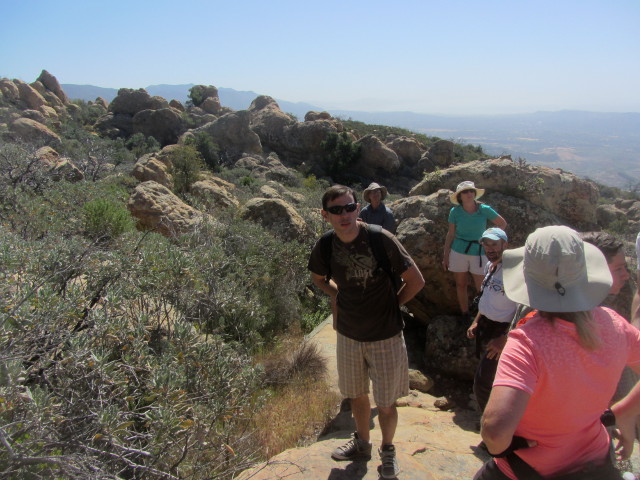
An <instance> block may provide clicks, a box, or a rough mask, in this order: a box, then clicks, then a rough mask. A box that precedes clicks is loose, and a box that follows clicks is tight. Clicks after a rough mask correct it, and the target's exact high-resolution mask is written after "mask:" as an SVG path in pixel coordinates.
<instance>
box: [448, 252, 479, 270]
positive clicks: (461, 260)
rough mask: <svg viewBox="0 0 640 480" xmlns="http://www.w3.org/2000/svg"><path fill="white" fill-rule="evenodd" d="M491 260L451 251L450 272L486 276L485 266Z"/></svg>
mask: <svg viewBox="0 0 640 480" xmlns="http://www.w3.org/2000/svg"><path fill="white" fill-rule="evenodd" d="M488 261H489V260H488V259H487V257H486V256H485V255H482V256H478V255H465V254H464V253H458V252H456V251H455V250H451V252H450V253H449V271H450V272H457V273H460V272H471V273H472V274H473V275H483V276H484V266H485V265H486V264H487V262H488Z"/></svg>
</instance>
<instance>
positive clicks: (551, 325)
mask: <svg viewBox="0 0 640 480" xmlns="http://www.w3.org/2000/svg"><path fill="white" fill-rule="evenodd" d="M592 313H593V317H594V320H595V326H596V329H597V332H598V337H599V338H600V340H601V342H602V343H601V345H600V346H599V347H598V348H597V349H596V350H591V351H590V350H586V349H585V348H584V347H582V346H581V345H580V344H579V343H578V335H577V333H576V328H575V325H574V324H573V323H570V322H567V321H564V320H560V319H555V320H554V321H553V322H551V321H549V320H546V319H544V318H542V317H540V316H538V315H536V316H535V317H534V318H532V319H531V320H529V321H528V322H527V323H526V324H525V325H523V326H522V327H520V328H517V329H515V330H513V331H511V333H510V334H509V339H508V341H507V344H506V346H505V348H504V350H503V352H502V354H501V355H500V363H499V364H498V371H497V373H496V377H495V380H494V382H493V385H494V386H498V385H500V386H508V387H513V388H516V389H518V390H523V391H525V392H527V393H529V394H530V395H531V397H530V399H529V403H528V404H527V408H526V410H525V413H524V415H523V417H522V419H521V420H520V423H519V424H518V427H517V428H516V431H515V435H519V436H521V437H524V438H527V439H530V440H535V441H537V442H538V445H537V446H536V447H532V448H528V449H523V450H518V451H517V454H518V455H519V456H520V457H521V458H522V459H523V460H524V461H525V462H527V463H528V464H529V465H531V466H532V467H533V468H535V469H536V470H537V471H538V473H540V475H542V476H545V477H546V476H549V475H552V474H555V473H569V472H571V471H575V470H577V469H579V468H580V467H581V466H582V465H584V464H586V463H587V462H589V461H593V462H595V463H596V464H600V463H602V462H604V460H605V458H606V456H607V454H608V451H609V435H608V433H607V431H606V429H605V427H604V426H603V425H602V423H600V415H601V414H602V412H603V411H604V410H605V409H606V408H607V407H608V406H609V402H610V401H611V397H612V396H613V394H614V392H615V390H616V385H617V383H618V380H619V379H620V374H621V372H622V369H623V367H624V366H625V365H630V366H633V365H640V331H639V330H638V329H636V328H635V327H633V326H632V325H630V324H629V323H628V322H627V321H626V320H625V319H624V318H622V317H621V316H620V315H618V314H617V313H615V312H614V311H613V310H611V309H608V308H605V307H597V308H595V309H593V310H592ZM496 463H497V464H498V467H499V468H500V470H502V472H503V473H504V474H505V475H507V476H508V477H509V478H512V479H515V478H516V477H515V475H513V472H512V471H511V468H510V467H509V464H508V462H507V460H506V459H504V458H501V459H496Z"/></svg>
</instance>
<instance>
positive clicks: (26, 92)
mask: <svg viewBox="0 0 640 480" xmlns="http://www.w3.org/2000/svg"><path fill="white" fill-rule="evenodd" d="M13 82H14V83H15V85H16V86H17V87H18V93H19V96H20V101H21V102H22V103H23V104H24V105H26V106H27V108H31V109H33V110H39V109H40V107H42V106H43V105H46V104H47V101H46V100H45V99H44V97H43V96H42V95H41V94H40V93H39V92H38V91H37V90H36V89H35V88H33V87H32V86H31V85H29V84H28V83H25V82H23V81H22V80H14V81H13Z"/></svg>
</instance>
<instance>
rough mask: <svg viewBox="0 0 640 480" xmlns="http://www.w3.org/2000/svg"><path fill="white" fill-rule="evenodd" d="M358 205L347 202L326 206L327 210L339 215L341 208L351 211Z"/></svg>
mask: <svg viewBox="0 0 640 480" xmlns="http://www.w3.org/2000/svg"><path fill="white" fill-rule="evenodd" d="M357 207H358V204H357V203H355V202H352V203H347V204H346V205H334V206H332V207H327V212H329V213H332V214H334V215H340V214H341V213H342V210H346V211H347V212H349V213H351V212H353V211H354V210H355V209H356V208H357Z"/></svg>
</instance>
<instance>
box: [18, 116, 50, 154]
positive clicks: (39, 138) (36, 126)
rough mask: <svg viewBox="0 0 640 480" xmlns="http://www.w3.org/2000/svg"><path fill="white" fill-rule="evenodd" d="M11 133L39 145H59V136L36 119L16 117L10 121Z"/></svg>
mask: <svg viewBox="0 0 640 480" xmlns="http://www.w3.org/2000/svg"><path fill="white" fill-rule="evenodd" d="M9 130H10V132H11V134H12V135H13V136H14V137H15V138H19V139H22V140H24V141H29V142H34V143H36V144H40V145H48V146H51V147H53V148H57V147H59V146H60V145H61V141H60V137H59V136H58V135H57V134H56V133H55V132H53V131H52V130H50V129H49V128H48V127H47V126H45V125H43V124H42V123H40V122H37V121H36V120H31V119H29V118H18V119H17V120H14V121H13V122H11V125H10V126H9Z"/></svg>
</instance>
